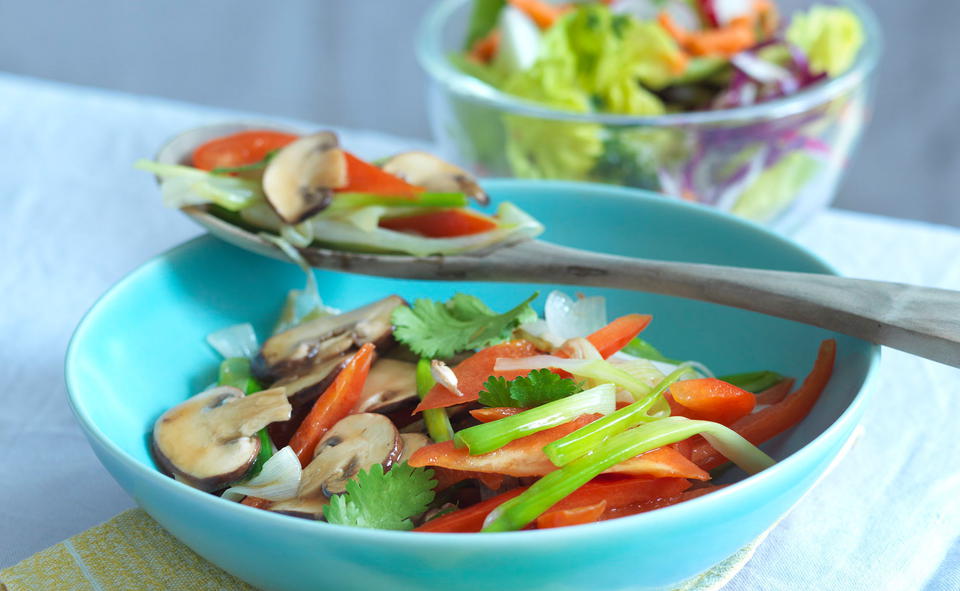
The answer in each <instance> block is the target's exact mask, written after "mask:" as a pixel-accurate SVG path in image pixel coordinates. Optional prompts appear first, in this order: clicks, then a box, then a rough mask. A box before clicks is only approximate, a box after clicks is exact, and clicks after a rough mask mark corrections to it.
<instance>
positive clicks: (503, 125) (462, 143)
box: [417, 0, 881, 232]
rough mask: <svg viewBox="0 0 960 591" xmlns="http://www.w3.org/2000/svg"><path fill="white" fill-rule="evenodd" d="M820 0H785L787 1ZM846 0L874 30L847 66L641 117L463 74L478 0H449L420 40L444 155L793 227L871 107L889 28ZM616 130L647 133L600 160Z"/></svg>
mask: <svg viewBox="0 0 960 591" xmlns="http://www.w3.org/2000/svg"><path fill="white" fill-rule="evenodd" d="M813 3H814V2H808V1H804V2H799V3H798V2H794V3H793V4H795V5H796V6H786V4H789V3H784V4H785V12H784V13H785V14H790V13H792V12H793V11H794V10H795V9H796V8H802V7H803V6H804V5H810V4H813ZM838 4H840V5H843V6H846V7H848V8H850V9H851V10H853V11H854V12H855V13H856V14H857V15H858V16H859V18H860V20H861V22H862V23H863V28H864V36H865V43H864V45H863V47H862V48H861V50H860V52H859V54H858V56H857V59H856V61H855V63H854V65H853V66H852V67H851V68H850V70H848V71H847V72H846V73H844V74H842V75H840V76H839V77H836V78H833V79H830V80H827V81H824V82H821V83H818V84H815V85H813V86H810V87H808V88H806V89H804V90H802V91H801V92H798V93H796V94H793V95H790V96H788V97H784V98H780V99H775V100H772V101H769V102H764V103H759V104H755V105H750V106H746V107H738V108H733V109H725V110H715V111H700V112H691V113H673V114H666V115H660V116H655V117H637V116H632V115H616V114H600V113H575V112H570V111H563V110H559V109H555V108H552V107H547V106H544V105H540V104H537V103H534V102H530V101H527V100H524V99H520V98H517V97H514V96H511V95H508V94H506V93H503V92H501V91H499V90H497V89H496V88H494V87H492V86H490V85H488V84H486V83H484V82H482V81H480V80H478V79H476V78H473V77H471V76H469V75H467V74H464V73H463V72H461V71H460V70H458V69H457V68H456V67H455V66H454V64H453V63H452V62H451V60H450V56H451V55H452V54H454V53H456V52H457V51H458V50H459V49H460V48H461V46H462V42H463V39H464V35H465V33H464V31H465V27H466V23H467V20H468V17H469V12H470V6H471V0H443V1H441V2H437V3H436V4H434V5H433V7H432V8H431V10H430V11H429V12H428V14H427V15H426V18H425V20H424V22H423V25H422V27H421V30H420V33H419V38H418V43H417V53H418V57H419V60H420V63H421V65H422V66H423V67H424V69H425V70H426V71H427V73H428V74H429V78H430V89H429V109H430V118H431V125H432V128H433V133H434V136H435V138H436V140H437V141H438V143H439V145H440V149H441V151H442V152H443V153H444V154H445V156H446V157H448V158H450V159H452V160H454V161H457V162H459V163H460V164H462V165H464V166H465V167H467V168H468V169H470V170H472V171H473V172H475V173H476V174H478V175H480V176H500V177H519V178H550V179H566V180H581V181H584V180H585V181H595V182H605V183H613V184H624V185H627V186H633V187H638V188H642V189H648V190H652V191H656V192H659V193H663V194H665V195H670V196H673V197H677V198H681V199H686V200H690V201H695V202H698V203H701V204H704V205H706V206H709V207H713V208H716V209H720V210H722V211H727V212H731V213H733V214H736V215H739V216H742V217H745V218H748V219H751V220H753V221H756V222H759V223H762V224H764V225H767V226H770V227H772V228H773V229H775V230H778V231H781V232H789V231H791V230H792V229H794V228H795V227H797V226H798V225H799V224H800V223H801V222H803V221H804V220H806V219H807V218H809V217H810V216H811V215H812V214H813V213H815V212H816V211H818V210H820V209H822V208H824V207H826V206H827V205H828V204H829V203H830V202H831V201H832V200H833V198H834V196H835V194H836V191H837V186H838V183H839V180H840V177H841V174H842V172H843V170H844V168H845V167H846V164H847V162H849V160H850V157H851V155H852V153H853V150H854V148H855V146H856V143H857V140H858V138H859V136H860V133H861V131H862V130H863V127H864V125H865V123H866V121H867V119H868V118H869V114H870V103H871V94H872V93H871V86H872V84H871V82H872V78H873V72H874V70H875V66H876V63H877V59H878V57H879V54H880V45H881V39H880V31H879V28H878V25H877V21H876V18H875V17H874V15H873V13H872V12H871V11H870V10H869V9H868V8H867V7H866V6H865V5H864V4H862V3H861V2H860V1H859V0H844V1H842V2H838ZM617 137H621V138H628V139H629V140H630V141H631V143H633V144H634V145H637V144H639V145H642V146H643V149H642V150H641V151H640V152H639V156H630V157H629V161H628V160H627V159H626V158H623V159H619V160H618V159H617V158H605V159H603V163H602V165H601V164H599V162H600V161H599V160H598V158H597V155H598V154H599V153H600V152H601V150H602V147H603V143H604V142H605V141H608V140H610V139H611V138H617ZM531 163H535V165H530V164H531Z"/></svg>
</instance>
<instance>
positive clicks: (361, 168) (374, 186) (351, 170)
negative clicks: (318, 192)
mask: <svg viewBox="0 0 960 591" xmlns="http://www.w3.org/2000/svg"><path fill="white" fill-rule="evenodd" d="M343 156H344V158H345V159H346V161H347V185H346V186H345V187H340V188H338V189H337V192H338V193H369V194H371V195H382V196H394V197H413V196H415V195H416V194H417V193H422V192H423V191H424V188H423V187H418V186H416V185H411V184H410V183H408V182H407V181H405V180H403V179H401V178H400V177H398V176H395V175H392V174H390V173H389V172H385V171H384V170H383V169H381V168H379V167H377V166H374V165H373V164H370V163H369V162H366V161H364V160H361V159H360V158H357V157H356V156H354V155H353V154H351V153H350V152H347V151H344V152H343Z"/></svg>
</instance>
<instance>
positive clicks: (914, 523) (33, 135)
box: [0, 74, 960, 591]
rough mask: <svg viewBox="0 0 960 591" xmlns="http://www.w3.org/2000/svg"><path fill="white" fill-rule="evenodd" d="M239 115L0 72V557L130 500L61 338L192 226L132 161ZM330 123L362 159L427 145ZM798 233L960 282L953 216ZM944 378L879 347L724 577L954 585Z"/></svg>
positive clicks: (934, 589)
mask: <svg viewBox="0 0 960 591" xmlns="http://www.w3.org/2000/svg"><path fill="white" fill-rule="evenodd" d="M238 116H243V114H238V113H235V112H228V111H223V110H217V109H211V108H206V107H199V106H195V105H188V104H182V103H176V102H171V101H166V100H160V99H155V98H146V97H137V96H130V95H122V94H117V93H112V92H106V91H100V90H94V89H88V88H80V87H74V86H67V85H61V84H57V83H51V82H43V81H38V80H34V79H29V78H20V77H15V76H10V75H6V74H0V567H4V566H9V565H12V564H14V563H16V562H18V561H19V560H21V559H23V558H25V557H27V556H29V555H31V554H33V553H35V552H37V551H39V550H41V549H43V548H45V547H47V546H50V545H52V544H55V543H57V542H59V541H61V540H63V539H64V538H66V537H68V536H71V535H73V534H76V533H78V532H80V531H82V530H84V529H87V528H89V527H91V526H93V525H95V524H97V523H100V522H102V521H104V520H106V519H109V518H110V517H112V516H114V515H116V514H117V513H119V512H120V511H122V510H124V509H127V508H129V507H131V506H132V505H133V503H132V501H131V499H130V498H129V497H128V496H127V495H126V494H125V493H124V492H123V491H122V490H121V489H120V488H119V486H118V485H116V484H115V483H114V482H113V480H112V479H111V478H110V476H109V475H108V474H107V472H106V471H105V470H104V469H103V468H102V467H101V466H100V464H99V463H98V462H97V460H96V458H95V457H94V455H93V453H92V452H91V451H90V448H89V447H88V446H87V444H86V442H85V441H84V438H83V436H82V434H81V432H80V429H79V427H78V426H77V424H76V422H75V421H74V418H73V416H72V414H71V413H70V410H69V407H68V405H67V401H66V394H65V390H64V384H63V358H64V352H65V349H66V345H67V342H68V340H69V337H70V335H71V333H72V331H73V329H74V327H75V326H76V324H77V322H79V320H80V318H81V316H82V315H83V313H84V312H85V311H86V310H87V309H88V308H89V307H90V306H91V305H92V304H93V302H94V300H95V299H96V298H97V297H98V296H99V295H100V294H102V293H103V292H104V291H105V290H106V289H107V288H109V287H110V286H111V285H112V284H113V283H114V282H115V281H117V280H118V279H119V278H120V277H122V276H123V275H124V274H126V273H127V272H129V271H131V270H132V269H134V268H135V267H136V266H138V265H139V264H141V263H143V262H144V261H146V260H147V259H148V258H149V257H151V256H153V255H155V254H158V253H160V252H162V251H163V250H166V249H167V248H169V247H171V246H173V245H175V244H178V243H180V242H182V241H183V240H185V239H187V238H190V237H192V236H195V235H197V234H199V233H200V229H199V228H198V227H197V226H195V225H193V224H192V223H191V222H189V221H188V220H187V219H186V218H185V217H184V216H181V215H178V214H176V213H174V212H170V211H166V210H163V209H162V208H160V207H159V199H158V194H157V192H156V188H155V186H154V184H153V180H152V179H151V178H150V176H149V175H146V174H144V173H143V172H141V171H137V170H134V169H133V168H131V163H132V162H133V161H134V160H136V159H137V158H141V157H150V156H151V155H152V154H153V152H154V150H156V148H157V147H158V146H159V145H160V144H161V143H162V142H163V141H164V140H166V139H168V138H169V137H170V136H172V135H174V134H176V133H177V132H179V131H182V130H183V129H186V128H189V127H192V126H195V125H200V124H203V123H207V122H216V121H220V120H227V119H235V118H237V117H238ZM342 134H343V136H344V143H345V144H346V145H348V146H350V147H351V149H352V150H354V151H356V152H357V153H359V154H361V155H363V156H365V157H369V158H375V157H379V156H382V155H385V154H389V153H391V152H396V151H399V150H401V149H410V148H423V147H424V145H423V142H420V141H415V140H404V139H401V138H395V137H389V136H384V135H382V134H378V133H374V132H367V131H358V130H342ZM795 238H796V239H797V240H798V241H799V242H800V243H802V244H804V245H806V246H808V247H810V248H811V249H812V250H813V251H815V252H816V253H818V254H820V255H821V256H823V257H824V258H825V259H827V260H828V261H830V262H831V263H833V264H834V265H836V266H837V267H838V268H839V269H840V270H841V271H842V272H843V273H844V274H847V275H851V276H855V277H864V278H873V279H884V280H894V281H903V282H909V283H916V284H921V285H930V286H937V287H944V288H952V289H960V256H957V255H958V254H960V231H958V230H955V229H951V228H945V227H939V226H933V225H928V224H922V223H915V222H906V221H900V220H893V219H886V218H879V217H874V216H868V215H863V214H855V213H850V212H841V211H836V210H831V211H827V212H825V213H823V214H821V215H819V216H818V217H816V218H815V219H813V220H812V221H811V222H810V223H808V224H807V225H806V226H805V227H803V228H802V229H801V230H800V231H799V232H798V233H797V234H796V235H795ZM958 390H960V372H958V371H957V370H955V369H952V368H948V367H945V366H943V365H939V364H936V363H933V362H929V361H925V360H922V359H918V358H915V357H912V356H910V355H907V354H904V353H900V352H897V351H892V350H884V353H883V361H882V365H881V371H880V377H879V380H878V383H877V391H876V392H875V395H874V397H873V400H872V401H871V403H870V404H869V406H868V408H867V410H866V416H865V419H864V423H863V424H864V426H865V433H864V435H863V437H861V438H860V439H859V440H858V442H857V443H856V444H855V445H854V446H853V448H852V449H851V450H850V452H849V454H847V456H846V457H845V458H844V459H843V460H842V461H841V463H840V464H839V465H838V466H837V468H836V469H835V470H834V471H833V472H832V473H831V474H830V475H829V476H827V478H826V479H824V481H823V482H821V484H820V485H819V486H818V487H817V488H816V489H815V490H814V491H813V492H812V493H811V494H810V495H808V496H807V497H806V498H805V499H804V500H803V501H802V502H801V503H800V504H799V505H798V506H797V507H796V508H795V509H794V511H793V512H792V513H791V514H790V515H789V516H788V517H787V518H786V519H784V520H783V522H782V523H781V524H780V525H779V526H778V527H776V528H775V529H774V530H773V531H772V532H771V534H770V536H769V537H768V538H767V540H766V542H765V543H763V544H762V545H761V546H760V548H759V549H758V551H757V553H756V555H755V557H754V558H753V560H751V561H750V562H749V563H748V564H747V565H746V567H745V568H744V569H743V570H742V571H741V572H740V573H739V574H738V575H737V576H736V577H734V579H733V580H732V581H731V582H730V583H729V584H728V586H727V587H726V588H725V589H729V590H730V591H740V590H777V589H830V590H832V589H842V590H845V591H854V590H861V589H862V590H870V591H874V590H878V589H905V590H908V589H909V590H914V589H924V590H925V591H940V590H947V589H960V504H958V500H960V437H958V433H960V430H958V428H957V422H958V420H960V391H958ZM691 551H695V549H691Z"/></svg>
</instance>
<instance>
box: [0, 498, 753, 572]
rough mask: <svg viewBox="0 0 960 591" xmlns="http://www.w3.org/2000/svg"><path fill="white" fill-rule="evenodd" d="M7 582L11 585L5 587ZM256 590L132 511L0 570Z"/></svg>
mask: <svg viewBox="0 0 960 591" xmlns="http://www.w3.org/2000/svg"><path fill="white" fill-rule="evenodd" d="M759 542H760V540H757V542H755V543H754V544H751V545H750V546H748V547H746V548H744V549H743V550H741V551H740V552H738V553H737V554H735V555H733V556H731V557H730V558H728V559H727V560H725V561H724V562H722V563H720V564H718V565H717V566H715V567H713V568H712V569H711V570H709V571H707V572H706V573H704V574H702V575H700V576H699V577H697V578H696V579H694V580H691V581H689V582H688V583H686V584H684V585H683V586H681V587H679V588H678V590H677V591H711V590H715V589H719V588H720V587H722V586H723V585H724V584H725V583H726V582H727V581H728V580H730V578H731V577H733V575H735V574H736V573H737V571H739V570H740V568H741V567H742V566H743V565H744V564H746V562H747V561H748V560H750V557H751V556H752V555H753V551H754V549H755V548H756V545H757V544H758V543H759ZM4 585H6V586H5V587H4ZM46 589H57V590H64V591H66V590H70V591H121V590H123V591H134V590H136V591H167V590H171V589H175V590H188V589H189V590H190V591H194V590H197V591H207V590H209V591H226V590H229V591H256V589H255V588H254V587H251V586H250V585H248V584H247V583H244V582H243V581H241V580H240V579H237V578H236V577H234V576H232V575H230V574H228V573H226V572H224V571H223V570H221V569H220V568H218V567H216V566H214V565H212V564H210V563H209V562H207V561H206V560H204V559H203V558H201V557H200V556H199V555H197V554H196V553H195V552H193V550H190V549H189V548H187V547H186V546H184V545H183V544H182V543H180V542H179V541H178V540H177V539H176V538H174V537H173V536H172V535H170V534H169V533H167V531H166V530H165V529H163V528H162V527H160V525H159V524H158V523H157V522H156V521H154V520H153V519H151V518H150V516H149V515H147V514H146V513H145V512H144V511H143V510H142V509H131V510H129V511H125V512H124V513H121V514H120V515H117V516H116V517H114V518H113V519H111V520H110V521H107V522H106V523H103V524H101V525H98V526H96V527H94V528H91V529H88V530H87V531H85V532H83V533H81V534H78V535H76V536H73V537H72V538H70V539H68V540H66V541H63V542H60V543H59V544H57V545H56V546H52V547H50V548H47V549H46V550H44V551H42V552H39V553H37V554H34V555H33V556H31V557H30V558H27V559H26V560H24V561H23V562H21V563H20V564H17V565H16V566H12V567H10V568H8V569H5V570H3V571H0V591H38V590H46Z"/></svg>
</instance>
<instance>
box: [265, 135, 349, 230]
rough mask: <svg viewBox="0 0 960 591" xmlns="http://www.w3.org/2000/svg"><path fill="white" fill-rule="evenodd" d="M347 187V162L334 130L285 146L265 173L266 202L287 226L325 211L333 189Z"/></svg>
mask: <svg viewBox="0 0 960 591" xmlns="http://www.w3.org/2000/svg"><path fill="white" fill-rule="evenodd" d="M346 184H347V160H346V157H345V156H344V155H343V150H341V149H340V142H339V141H338V140H337V136H336V134H334V133H333V132H332V131H321V132H320V133H315V134H313V135H308V136H304V137H302V138H300V139H298V140H297V141H295V142H293V143H291V144H288V145H286V146H284V147H283V148H282V149H281V150H280V151H279V152H277V153H276V155H275V156H274V157H273V159H271V160H270V163H269V164H268V165H267V168H266V170H264V171H263V192H264V193H265V194H266V196H267V203H269V204H270V207H272V208H273V210H274V211H276V212H277V215H278V216H280V218H281V219H282V220H283V221H284V222H286V223H288V224H298V223H300V222H302V221H303V220H305V219H306V218H308V217H310V216H311V215H313V214H315V213H317V212H318V211H320V210H322V209H324V208H326V207H327V206H328V205H329V204H330V200H331V199H332V198H333V189H336V188H339V187H343V186H345V185H346Z"/></svg>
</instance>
